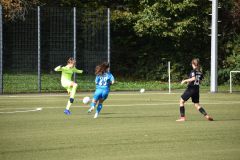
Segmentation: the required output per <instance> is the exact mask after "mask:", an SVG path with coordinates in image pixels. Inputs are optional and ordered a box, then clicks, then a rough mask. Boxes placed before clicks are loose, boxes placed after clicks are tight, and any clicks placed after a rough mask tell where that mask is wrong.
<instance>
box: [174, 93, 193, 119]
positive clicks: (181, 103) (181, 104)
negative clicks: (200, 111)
mask: <svg viewBox="0 0 240 160" xmlns="http://www.w3.org/2000/svg"><path fill="white" fill-rule="evenodd" d="M190 97H191V91H190V90H189V89H187V90H186V91H185V92H184V93H183V94H182V95H181V99H180V101H179V111H180V119H178V120H176V121H177V122H183V121H185V120H186V117H185V107H184V104H185V102H186V101H187V100H188V99H189V98H190Z"/></svg>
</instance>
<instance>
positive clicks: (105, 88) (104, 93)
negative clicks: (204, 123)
mask: <svg viewBox="0 0 240 160" xmlns="http://www.w3.org/2000/svg"><path fill="white" fill-rule="evenodd" d="M95 74H96V79H95V83H96V91H95V93H94V96H93V99H92V103H91V105H90V109H89V110H88V113H91V112H92V111H93V110H94V108H95V106H96V104H97V103H98V105H97V109H96V113H95V115H94V118H97V117H98V116H99V113H100V111H101V110H102V107H103V102H104V101H105V100H106V99H107V97H108V94H109V91H110V86H111V85H112V84H113V83H114V77H113V75H112V74H111V73H110V72H109V63H107V62H104V63H102V64H100V65H98V66H97V67H96V70H95Z"/></svg>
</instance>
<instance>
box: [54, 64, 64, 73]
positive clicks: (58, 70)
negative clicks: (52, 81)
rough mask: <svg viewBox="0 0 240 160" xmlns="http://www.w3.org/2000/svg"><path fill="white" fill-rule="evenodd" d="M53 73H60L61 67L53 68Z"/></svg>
mask: <svg viewBox="0 0 240 160" xmlns="http://www.w3.org/2000/svg"><path fill="white" fill-rule="evenodd" d="M54 71H56V72H60V71H62V65H60V66H57V67H56V68H54Z"/></svg>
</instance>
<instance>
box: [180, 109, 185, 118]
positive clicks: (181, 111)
mask: <svg viewBox="0 0 240 160" xmlns="http://www.w3.org/2000/svg"><path fill="white" fill-rule="evenodd" d="M180 115H181V117H185V108H184V106H180Z"/></svg>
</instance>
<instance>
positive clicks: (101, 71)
mask: <svg viewBox="0 0 240 160" xmlns="http://www.w3.org/2000/svg"><path fill="white" fill-rule="evenodd" d="M108 68H109V63H108V62H103V63H102V64H100V65H98V66H96V69H95V74H96V75H103V74H104V73H106V72H107V69H108Z"/></svg>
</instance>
